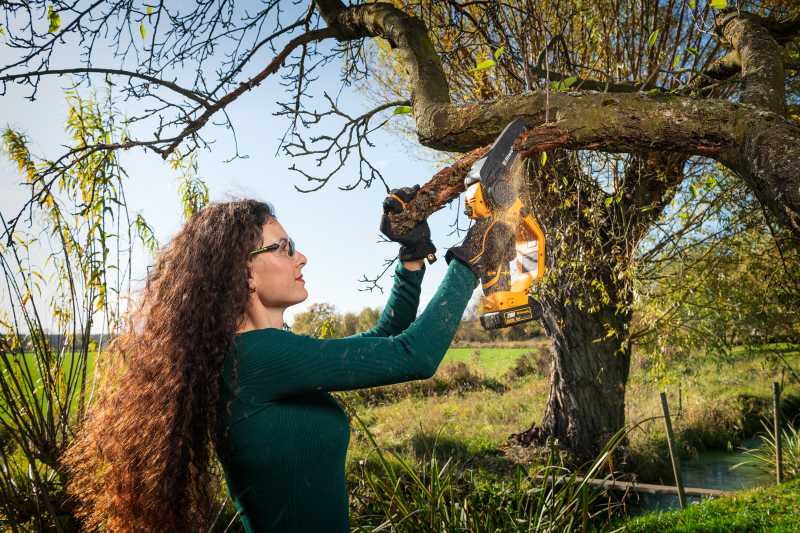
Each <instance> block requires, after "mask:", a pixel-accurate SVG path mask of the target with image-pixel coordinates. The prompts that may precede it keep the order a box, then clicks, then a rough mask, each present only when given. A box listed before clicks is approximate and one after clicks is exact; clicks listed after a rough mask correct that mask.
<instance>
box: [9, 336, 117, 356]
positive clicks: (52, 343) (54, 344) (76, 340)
mask: <svg viewBox="0 0 800 533" xmlns="http://www.w3.org/2000/svg"><path fill="white" fill-rule="evenodd" d="M0 337H8V336H7V335H5V336H3V335H0ZM4 340H10V339H4ZM19 340H20V341H21V344H22V347H23V350H25V351H28V350H29V349H30V348H31V346H32V345H33V343H34V342H42V341H44V342H45V343H46V345H47V346H49V347H50V350H51V351H53V352H59V351H61V350H62V349H67V350H70V349H72V348H71V347H72V346H74V347H75V348H76V349H77V348H78V347H80V346H83V340H84V338H83V336H81V335H79V336H77V337H72V336H67V335H56V334H49V333H46V334H44V335H42V336H40V338H36V339H34V338H32V336H31V335H30V334H21V335H19ZM110 341H111V337H110V336H108V335H89V343H90V346H92V348H91V349H92V350H95V349H102V348H105V347H106V346H107V345H108V343H109V342H110ZM2 345H3V346H10V345H11V343H8V342H3V343H2Z"/></svg>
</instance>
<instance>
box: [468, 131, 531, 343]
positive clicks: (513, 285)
mask: <svg viewBox="0 0 800 533" xmlns="http://www.w3.org/2000/svg"><path fill="white" fill-rule="evenodd" d="M525 129H526V125H525V122H524V121H523V120H522V119H519V118H518V119H515V120H514V121H512V122H511V123H510V124H509V125H508V126H506V128H505V129H504V130H503V131H502V133H500V136H499V137H498V138H497V139H496V140H495V142H494V144H493V145H492V147H491V148H490V150H489V152H488V153H487V154H486V157H484V158H482V159H479V160H477V161H476V162H475V163H474V164H473V165H472V168H470V170H469V173H468V174H467V177H466V178H464V186H465V188H466V194H465V201H464V203H465V213H466V215H467V216H468V217H469V218H471V219H473V220H476V219H481V218H487V217H494V218H496V219H499V220H502V221H504V222H507V223H508V224H509V225H511V227H512V228H514V234H515V251H516V256H515V259H514V262H513V264H514V272H513V276H512V271H511V268H510V265H503V266H502V267H501V268H500V270H499V272H498V273H497V275H495V276H493V277H492V278H491V279H488V280H484V279H481V288H482V289H483V299H482V300H481V303H480V319H481V325H482V326H483V327H484V329H499V328H505V327H508V326H514V325H516V324H522V323H523V322H528V321H530V320H537V319H539V318H540V317H541V316H542V306H541V304H540V303H539V302H538V301H537V300H535V299H533V298H531V297H530V296H529V295H528V293H529V291H530V289H531V287H532V286H533V284H534V282H537V281H539V280H541V279H542V278H543V277H544V270H545V239H544V233H543V232H542V228H541V227H539V223H538V222H537V221H536V219H535V218H534V217H533V214H532V213H531V212H530V210H529V209H528V208H527V207H525V206H524V205H523V203H522V200H520V197H519V188H518V187H517V186H516V185H515V184H514V182H513V179H512V176H511V172H510V171H511V167H512V165H513V164H514V162H515V161H516V159H517V157H518V153H517V151H516V150H515V149H514V139H516V138H517V136H519V134H520V133H522V132H523V131H525Z"/></svg>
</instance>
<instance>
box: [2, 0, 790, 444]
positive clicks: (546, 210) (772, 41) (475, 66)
mask: <svg viewBox="0 0 800 533" xmlns="http://www.w3.org/2000/svg"><path fill="white" fill-rule="evenodd" d="M353 4H354V5H349V6H345V5H344V4H343V3H342V2H340V1H338V0H317V1H315V2H310V3H308V5H307V8H305V9H302V10H300V9H296V6H295V7H293V10H292V11H290V12H288V13H287V12H286V11H282V10H281V9H282V6H281V3H280V2H278V1H277V0H271V1H269V0H266V1H263V2H260V3H256V2H253V3H252V5H251V4H250V3H248V2H235V3H234V2H233V1H232V0H218V1H216V2H197V4H196V5H193V6H189V7H187V8H183V7H181V8H174V7H170V6H168V5H167V4H166V3H165V2H160V3H158V5H155V4H154V3H153V4H148V3H147V2H131V1H125V2H122V1H107V2H88V1H87V2H82V1H78V2H69V3H68V2H60V1H55V2H15V3H5V4H3V5H2V6H0V9H2V12H3V14H4V15H5V21H6V22H5V27H4V32H5V34H6V35H5V36H4V39H5V41H4V44H3V46H4V47H6V48H7V49H8V50H9V52H11V54H9V55H12V56H13V53H16V56H15V57H12V58H11V59H9V60H8V61H7V63H6V65H5V66H3V67H2V68H0V82H2V83H3V84H4V87H3V88H5V84H9V83H18V84H22V85H23V86H29V87H30V88H31V94H30V96H32V97H35V95H36V89H37V88H38V86H39V83H40V82H41V81H42V80H43V79H45V78H48V77H50V76H56V75H64V74H70V75H71V76H72V77H73V78H72V79H73V80H74V81H75V82H76V83H83V82H90V81H91V80H92V79H96V78H97V77H98V76H105V77H110V78H113V79H114V80H116V81H115V87H117V90H118V91H119V95H120V96H121V97H123V98H127V99H131V100H135V101H136V102H137V103H138V104H139V107H138V108H137V109H139V110H140V112H139V113H138V114H136V113H132V114H131V115H130V116H131V120H130V123H129V125H128V126H129V128H128V129H129V132H130V136H129V137H127V138H126V139H123V140H121V141H119V142H114V143H101V144H96V145H93V146H85V147H81V148H79V149H73V150H71V151H70V152H68V153H66V154H64V155H63V156H62V157H61V158H57V159H56V158H53V161H54V164H53V165H52V166H51V167H50V168H49V169H47V170H44V171H43V172H41V173H40V176H41V179H42V180H43V182H44V183H48V180H52V179H55V177H57V176H58V175H59V173H63V172H64V171H65V169H66V168H68V167H69V166H70V165H72V164H74V163H75V162H76V161H80V160H81V158H84V157H86V156H87V154H90V153H93V152H96V151H99V150H115V149H120V148H134V147H142V148H144V149H145V150H147V151H149V152H152V153H155V154H158V155H159V156H161V157H164V158H168V157H174V158H181V157H187V156H189V155H191V154H192V153H193V152H195V151H196V150H198V149H201V148H203V147H206V146H208V144H207V141H206V140H205V136H206V135H208V129H209V128H208V127H207V125H208V123H209V122H212V119H213V120H222V121H223V122H224V121H226V120H227V114H226V113H225V111H226V108H227V107H228V106H231V105H235V102H236V100H237V99H238V98H239V97H240V96H241V95H242V94H244V93H245V92H247V91H250V90H254V89H255V88H256V87H258V86H259V85H260V84H261V83H262V82H263V81H264V80H266V79H268V78H269V77H270V76H280V77H281V78H282V82H283V83H284V85H285V86H286V88H287V93H286V94H285V95H284V98H282V100H281V101H280V106H281V111H280V114H281V115H283V116H284V117H285V118H286V119H287V131H286V134H285V135H284V136H283V138H282V139H281V141H280V142H281V147H282V148H283V149H284V150H285V152H286V153H287V154H289V155H292V156H295V157H296V158H297V161H298V164H297V165H293V166H292V170H294V171H296V172H299V173H300V174H301V175H302V176H304V177H305V178H306V179H308V180H309V183H310V187H309V190H313V189H319V188H322V187H324V186H325V185H326V184H327V183H328V182H329V181H330V180H331V179H332V178H333V177H334V175H335V174H336V173H337V172H339V171H341V170H342V169H344V168H347V167H346V166H345V164H346V163H347V161H348V160H350V159H355V163H356V165H357V168H358V169H359V172H358V180H357V182H355V183H350V184H348V185H346V187H354V186H357V185H358V184H359V183H363V184H365V185H369V184H370V183H371V182H372V181H373V180H375V179H383V177H382V176H381V175H380V172H379V171H378V169H377V168H376V167H375V166H374V165H372V163H371V162H370V159H369V151H368V146H369V144H370V134H371V132H373V131H374V129H375V128H377V127H379V126H380V124H382V123H383V121H385V120H388V118H390V117H391V114H392V113H395V114H403V113H408V114H409V116H410V117H411V119H412V127H413V130H414V132H415V134H416V138H417V140H418V142H419V143H420V144H421V145H424V146H427V147H429V148H432V149H434V150H440V151H443V152H449V153H452V152H457V153H467V155H466V156H464V157H463V158H462V159H461V161H460V162H459V163H456V164H455V165H453V166H452V167H449V168H447V169H445V170H444V171H442V172H441V173H439V174H437V175H436V176H434V178H433V179H432V180H431V181H429V182H428V183H427V184H426V185H425V186H424V187H423V189H422V192H421V194H420V195H419V196H418V197H417V199H416V200H415V201H414V202H413V203H412V205H411V208H410V210H409V212H408V214H407V216H406V218H405V220H404V221H402V222H403V223H405V224H411V223H412V220H416V219H419V218H421V217H423V216H426V215H428V214H430V213H431V212H433V211H435V210H436V209H438V208H440V207H441V206H442V205H443V204H444V203H446V202H448V201H450V200H452V199H453V198H454V197H455V196H457V195H458V194H459V193H460V192H461V191H462V190H463V187H462V185H461V183H462V180H461V178H462V177H463V176H464V174H465V172H466V169H467V167H468V165H469V163H470V162H471V161H474V160H475V159H476V158H477V157H479V156H480V154H482V153H484V152H485V150H486V148H485V147H486V145H488V144H490V143H491V142H492V141H493V139H494V138H495V137H496V136H497V134H498V133H499V132H500V130H501V129H502V128H503V127H504V126H505V125H506V124H507V123H508V122H510V121H511V120H512V119H513V118H516V117H524V118H525V119H526V120H527V122H528V125H529V126H530V127H529V129H528V130H527V131H526V132H525V133H524V134H523V135H521V136H520V138H519V139H518V140H517V147H518V149H519V150H520V151H521V152H522V153H523V158H522V159H521V163H520V165H519V167H518V168H517V169H516V172H517V177H518V178H519V179H520V180H521V182H522V183H524V184H525V185H526V187H525V192H526V200H527V201H528V202H529V204H530V206H531V208H532V209H533V211H534V212H535V213H536V215H537V217H538V218H539V219H540V222H541V223H542V226H543V227H544V229H545V232H546V234H547V237H548V240H549V244H550V250H551V253H550V255H549V258H548V262H549V266H550V272H551V275H550V277H549V278H548V281H547V283H546V284H544V285H543V286H542V287H540V288H539V294H538V296H539V297H540V298H541V299H542V301H543V303H544V308H545V316H544V324H545V326H546V329H547V331H548V334H549V335H550V336H551V337H552V338H553V340H554V345H555V350H556V357H555V358H554V365H553V369H552V375H551V384H552V387H551V393H550V398H549V402H548V406H547V410H546V413H545V415H544V419H543V420H542V421H540V423H539V424H538V425H536V426H535V427H534V428H532V429H531V430H530V431H528V432H525V433H524V434H523V435H521V437H520V438H521V440H523V441H526V442H527V441H528V440H534V439H535V438H543V437H546V436H555V437H558V438H559V439H560V441H561V442H562V443H563V444H564V445H565V446H567V447H568V448H570V449H572V450H573V451H575V452H576V453H577V454H579V455H587V454H590V453H591V452H592V451H594V450H595V449H596V448H597V446H598V444H599V443H600V442H601V441H602V440H603V438H604V437H605V436H606V435H607V434H609V433H612V432H613V431H614V430H616V429H618V428H619V427H621V426H622V424H623V423H624V402H625V386H626V382H627V377H628V370H629V364H630V345H629V343H628V336H629V333H628V327H629V323H630V318H631V301H632V298H633V293H632V287H631V280H632V278H633V277H634V276H635V261H636V251H637V249H640V243H641V240H642V238H643V237H644V235H646V234H647V233H648V231H650V229H651V227H652V226H653V224H654V223H656V221H659V220H660V217H663V216H664V212H665V208H666V206H668V205H669V203H670V200H671V198H672V195H673V194H674V192H675V190H676V188H677V187H678V186H679V185H680V183H681V182H682V180H684V179H685V177H686V175H687V173H690V172H692V171H693V169H698V168H699V169H703V168H708V167H709V166H713V165H721V166H722V167H725V168H726V169H728V170H729V171H731V172H733V173H734V174H735V175H736V176H737V177H738V179H741V180H743V182H744V183H746V184H747V186H748V187H749V188H750V190H751V191H752V192H753V194H754V195H755V196H756V197H757V198H758V201H759V202H760V203H761V204H762V205H763V206H764V208H765V209H766V210H767V211H768V213H769V214H770V216H771V217H772V218H773V219H774V220H775V221H776V222H778V223H779V224H781V225H782V226H783V227H785V228H787V231H789V232H790V233H791V234H792V235H793V237H794V239H795V240H797V239H800V186H799V184H800V177H798V174H797V170H796V169H797V168H798V165H799V164H800V142H798V141H800V125H799V124H798V122H797V107H796V102H797V94H798V81H797V72H798V70H797V69H798V66H799V64H800V59H798V39H797V34H798V32H800V14H798V11H797V8H796V7H792V6H793V5H794V2H791V1H783V2H782V1H781V0H772V1H770V2H768V3H767V2H757V1H748V2H741V3H740V4H739V5H738V6H737V8H736V9H733V8H726V2H725V1H724V0H714V1H713V2H705V1H703V0H700V1H694V0H606V1H597V2H581V1H579V0H551V1H548V2H525V1H509V2H456V1H449V2H430V1H426V2H419V3H412V2H395V3H394V4H387V3H363V4H360V3H357V2H354V3H353ZM712 5H713V7H712ZM285 7H286V3H284V5H283V8H284V9H285ZM301 7H302V6H301ZM101 43H102V44H110V45H111V46H112V47H113V49H114V52H115V53H114V55H113V58H112V60H111V61H112V62H113V64H100V63H101V62H102V61H109V60H108V59H104V57H105V56H103V54H98V47H99V46H101ZM65 45H67V46H72V45H76V46H78V47H79V48H80V49H81V51H82V54H81V55H80V57H79V58H77V59H75V60H74V61H75V63H74V64H62V63H58V61H64V58H66V57H74V56H68V55H67V56H65V55H59V54H56V53H55V51H56V50H57V48H59V47H61V46H65ZM380 47H382V48H383V49H384V50H385V51H387V53H388V54H390V61H389V62H388V63H386V62H384V63H382V64H381V65H377V71H376V64H375V62H374V61H372V58H374V57H375V56H376V55H377V54H375V53H373V52H374V50H376V49H377V48H380ZM267 51H271V53H272V54H273V55H272V56H271V57H270V59H269V60H263V59H262V56H265V55H267ZM332 60H339V61H343V65H344V68H343V70H342V82H343V84H344V85H345V86H347V87H349V86H350V85H351V84H352V83H353V82H360V83H364V84H367V85H372V86H373V87H374V88H376V90H375V93H377V94H381V95H383V98H382V99H381V100H380V101H378V102H376V103H375V105H374V107H372V108H371V109H369V110H367V111H366V112H359V113H354V112H352V111H351V110H347V109H342V108H341V107H340V105H339V103H338V102H337V101H336V100H335V99H334V98H331V97H330V96H328V93H327V92H326V93H325V94H324V98H325V100H324V101H326V102H327V105H328V108H327V109H321V110H320V109H318V107H316V106H318V103H317V102H319V101H320V99H318V100H317V101H316V102H314V104H313V105H312V100H311V99H312V98H313V97H314V96H315V94H314V92H313V91H312V86H313V83H314V80H315V79H317V77H318V76H317V74H318V72H319V70H320V69H321V68H322V67H323V66H324V65H325V64H327V63H329V62H330V61H332ZM264 64H266V66H264ZM387 65H389V66H390V67H391V70H390V69H387V68H386V66H387ZM392 73H395V74H396V75H395V76H392ZM386 87H388V88H390V90H385V88H386ZM331 92H332V91H331ZM265 98H270V99H272V100H274V99H275V98H274V97H273V96H270V95H265ZM229 125H230V124H229ZM231 126H233V125H231ZM330 128H333V130H332V131H331V129H330ZM234 155H236V154H234ZM306 158H308V159H311V160H312V161H313V162H325V161H329V160H330V161H332V163H333V164H332V166H331V167H330V168H331V171H330V172H327V173H324V174H318V173H314V171H312V170H309V169H308V168H307V167H306V166H305V165H303V161H304V160H305V159H306ZM21 213H24V211H21ZM12 222H13V221H12ZM13 227H14V224H13V223H12V224H10V231H13Z"/></svg>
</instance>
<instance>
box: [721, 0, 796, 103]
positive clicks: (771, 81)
mask: <svg viewBox="0 0 800 533" xmlns="http://www.w3.org/2000/svg"><path fill="white" fill-rule="evenodd" d="M762 20H763V19H762V18H761V17H758V16H756V15H752V14H750V13H741V14H739V13H737V12H736V11H735V10H732V11H724V12H722V13H721V14H720V15H719V16H718V17H717V21H716V22H717V31H718V32H719V33H720V34H721V35H722V36H723V38H724V39H725V40H726V41H727V42H728V43H729V44H730V46H731V48H733V50H735V51H736V52H737V53H738V55H739V60H740V62H741V65H742V102H745V103H748V104H753V105H756V106H760V107H763V108H765V109H769V110H770V111H774V112H776V113H780V114H782V115H783V114H785V113H786V94H785V91H784V77H785V75H784V71H783V49H782V47H781V45H780V44H778V42H777V41H776V40H775V39H774V38H773V37H772V35H771V34H770V32H769V30H768V29H767V28H765V27H764V26H763V24H762Z"/></svg>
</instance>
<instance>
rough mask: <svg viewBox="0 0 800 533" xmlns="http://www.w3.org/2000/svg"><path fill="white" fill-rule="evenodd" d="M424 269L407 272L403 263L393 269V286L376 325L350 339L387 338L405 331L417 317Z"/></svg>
mask: <svg viewBox="0 0 800 533" xmlns="http://www.w3.org/2000/svg"><path fill="white" fill-rule="evenodd" d="M424 274H425V268H424V267H423V268H421V269H420V270H408V269H407V268H405V267H404V266H403V263H398V264H397V267H395V269H394V284H393V285H392V292H391V294H389V299H388V300H387V302H386V307H384V308H383V312H382V313H381V316H380V318H379V319H378V323H377V324H376V325H375V326H374V327H373V328H371V329H369V330H367V331H365V332H363V333H358V334H356V335H352V337H389V336H391V335H397V334H399V333H401V332H402V331H403V330H405V329H406V328H407V327H408V326H409V325H410V324H411V323H412V322H413V321H414V318H416V316H417V308H418V307H419V293H420V289H421V287H422V276H423V275H424Z"/></svg>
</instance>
